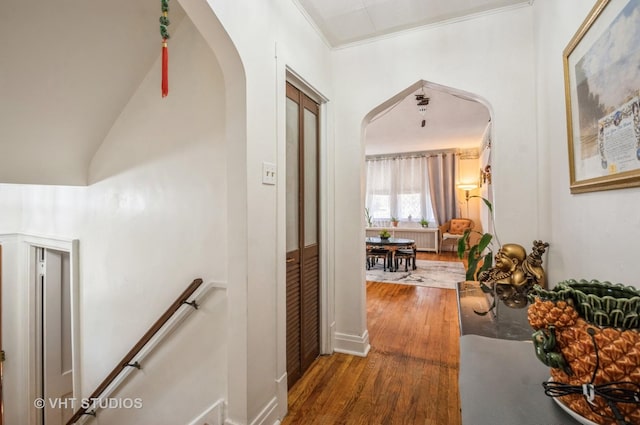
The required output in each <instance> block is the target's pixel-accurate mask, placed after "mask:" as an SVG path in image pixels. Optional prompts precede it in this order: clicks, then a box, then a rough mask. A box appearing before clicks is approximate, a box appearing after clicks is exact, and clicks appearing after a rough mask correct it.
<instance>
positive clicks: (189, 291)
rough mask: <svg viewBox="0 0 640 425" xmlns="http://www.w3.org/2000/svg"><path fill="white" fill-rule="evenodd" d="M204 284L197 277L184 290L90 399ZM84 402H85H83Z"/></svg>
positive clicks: (77, 416)
mask: <svg viewBox="0 0 640 425" xmlns="http://www.w3.org/2000/svg"><path fill="white" fill-rule="evenodd" d="M200 285H202V279H195V280H194V281H193V282H191V284H190V285H189V287H188V288H187V289H185V290H184V292H183V293H182V294H180V296H179V297H178V298H177V299H176V300H175V301H174V302H173V304H171V306H170V307H169V308H168V309H167V311H165V312H164V314H163V315H162V316H160V318H159V319H158V320H156V322H155V323H154V324H153V325H152V326H151V328H149V330H148V331H147V332H146V333H145V334H144V335H143V336H142V338H140V340H139V341H138V343H137V344H136V345H134V346H133V348H132V349H131V350H129V352H128V353H127V354H126V355H125V356H124V357H123V358H122V360H120V362H119V363H118V364H117V365H116V367H115V368H114V369H113V370H112V371H111V373H110V374H109V375H107V377H106V378H105V379H104V381H102V383H101V384H100V385H98V387H97V388H96V389H95V391H94V392H93V393H91V395H90V396H89V399H90V400H91V399H96V398H98V397H100V394H102V393H103V392H104V390H106V389H107V387H108V386H109V385H110V384H111V383H112V382H113V381H114V380H115V379H116V377H117V376H118V375H119V374H120V373H121V372H122V371H123V370H124V369H125V368H127V367H130V365H131V364H132V363H131V362H132V361H133V359H134V358H135V356H136V355H138V353H139V352H140V350H141V349H142V348H143V347H144V346H145V345H147V343H148V342H149V341H150V340H151V338H153V336H154V335H155V334H156V333H158V331H159V330H160V329H161V328H162V326H164V324H165V323H167V321H168V320H169V319H170V318H171V316H173V315H174V313H175V312H176V311H178V309H179V308H180V307H181V306H182V305H183V304H190V303H189V302H188V301H187V300H188V299H189V297H190V296H191V295H192V294H193V293H194V292H195V291H196V289H198V287H199V286H200ZM82 404H84V403H82ZM87 409H88V407H83V406H81V407H80V408H79V409H78V410H76V412H75V413H74V414H73V416H72V417H71V419H69V421H68V422H67V425H72V424H75V423H76V422H77V421H78V419H80V417H82V415H84V414H86V413H87Z"/></svg>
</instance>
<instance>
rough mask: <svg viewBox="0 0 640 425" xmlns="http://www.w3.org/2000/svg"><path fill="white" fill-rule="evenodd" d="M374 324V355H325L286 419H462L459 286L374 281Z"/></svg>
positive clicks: (453, 423)
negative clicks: (432, 286)
mask: <svg viewBox="0 0 640 425" xmlns="http://www.w3.org/2000/svg"><path fill="white" fill-rule="evenodd" d="M418 259H432V260H451V261H457V258H456V257H455V255H454V254H453V253H447V254H445V255H435V254H425V253H419V254H418ZM367 324H368V330H369V335H370V343H371V351H370V352H369V355H368V356H367V357H366V358H363V357H357V356H351V355H346V354H333V355H331V356H322V357H320V358H318V359H317V360H316V361H315V363H314V364H313V365H312V366H311V368H310V369H309V371H308V372H307V373H306V375H305V376H304V377H303V378H302V379H301V380H300V381H298V383H297V384H296V385H294V387H293V388H292V389H291V390H290V391H289V414H288V415H287V417H286V418H285V419H284V421H283V425H290V424H305V425H307V424H308V425H311V424H318V425H320V424H322V425H337V424H346V425H352V424H353V425H359V424H362V425H387V424H389V425H391V424H403V425H413V424H428V425H460V424H461V416H460V398H459V392H458V371H459V365H460V354H459V336H460V334H459V328H458V307H457V299H456V292H455V291H454V290H451V289H436V288H425V287H419V286H407V285H396V284H388V283H376V282H368V283H367Z"/></svg>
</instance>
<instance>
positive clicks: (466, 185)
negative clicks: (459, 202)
mask: <svg viewBox="0 0 640 425" xmlns="http://www.w3.org/2000/svg"><path fill="white" fill-rule="evenodd" d="M477 187H478V185H477V184H476V183H460V184H459V185H458V189H460V190H473V189H476V188H477Z"/></svg>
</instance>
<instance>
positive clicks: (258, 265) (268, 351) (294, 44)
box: [185, 0, 332, 423]
mask: <svg viewBox="0 0 640 425" xmlns="http://www.w3.org/2000/svg"><path fill="white" fill-rule="evenodd" d="M210 6H211V8H212V9H213V11H214V12H215V14H216V15H217V17H218V19H220V21H221V22H222V24H223V25H224V28H225V29H226V31H227V32H228V34H229V36H230V37H231V39H232V40H233V42H234V45H235V47H236V48H237V50H238V54H239V55H240V58H241V60H242V62H243V65H244V67H245V71H246V81H247V85H246V88H247V98H246V101H247V111H246V119H247V141H246V143H247V172H246V178H247V214H248V215H247V223H248V241H249V246H248V257H247V258H248V263H249V269H248V276H247V282H246V285H247V287H246V288H247V305H246V317H247V337H246V341H247V351H246V352H247V358H246V361H245V363H244V373H245V374H246V406H240V405H238V404H236V403H238V400H239V398H240V392H241V389H240V388H237V389H232V390H230V391H231V392H230V394H229V403H230V406H229V417H230V419H231V420H233V421H235V422H237V423H247V422H251V421H252V420H255V419H256V418H257V419H258V420H267V419H265V418H269V419H268V420H270V418H272V417H273V418H275V417H278V416H280V415H282V414H283V413H284V411H286V363H285V339H284V337H285V329H286V327H285V323H286V322H285V294H286V292H285V277H286V275H285V260H286V252H285V239H284V236H285V217H286V216H285V202H284V200H285V198H284V195H285V191H284V189H285V184H284V182H285V180H284V177H285V173H284V170H285V157H284V154H285V119H284V110H285V72H286V67H289V68H290V69H292V70H294V71H295V72H296V73H297V74H298V75H300V76H301V77H302V78H303V79H304V80H305V81H307V82H308V83H309V85H311V86H312V87H313V88H315V89H316V90H317V91H318V92H320V93H321V94H323V95H324V96H325V97H327V98H329V99H331V98H332V96H331V94H332V87H331V83H330V77H331V75H330V72H329V67H330V65H331V61H330V51H329V49H328V47H327V46H326V45H325V44H324V43H323V42H322V40H321V39H320V38H319V36H318V35H317V34H316V33H315V31H314V30H313V29H312V28H311V27H310V26H309V25H308V23H307V22H306V20H305V19H304V17H303V16H302V15H301V14H300V12H299V11H298V9H297V8H296V7H295V6H294V4H293V2H291V1H288V0H278V1H272V2H255V1H248V0H243V1H235V2H210ZM185 10H186V11H187V13H188V14H189V8H188V7H185ZM248 25H250V26H251V28H250V30H249V29H248V28H247V26H248ZM325 112H326V113H327V115H325V116H326V117H327V118H328V117H329V115H330V114H331V112H330V111H325ZM322 141H323V142H322V143H323V144H324V148H325V149H326V148H327V147H328V146H330V145H331V135H330V134H326V133H325V134H323V135H322ZM264 161H266V162H272V163H276V164H277V168H278V170H279V174H278V177H277V178H278V184H277V185H276V186H268V185H263V184H262V182H261V172H262V162H264ZM325 166H327V164H326V161H325ZM325 210H326V207H325ZM232 308H233V306H232ZM230 361H231V365H230V367H231V368H232V369H237V371H242V370H243V368H242V365H234V362H235V360H234V359H230ZM242 361H244V360H242ZM242 379H243V378H240V380H242ZM276 381H277V382H276ZM233 385H237V383H233ZM276 385H277V387H276ZM283 388H284V391H283ZM276 393H277V394H278V395H279V399H277V397H276Z"/></svg>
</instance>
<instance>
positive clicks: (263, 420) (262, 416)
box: [251, 397, 280, 425]
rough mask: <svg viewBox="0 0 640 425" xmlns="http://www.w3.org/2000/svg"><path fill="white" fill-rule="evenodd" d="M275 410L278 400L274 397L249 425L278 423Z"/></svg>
mask: <svg viewBox="0 0 640 425" xmlns="http://www.w3.org/2000/svg"><path fill="white" fill-rule="evenodd" d="M277 410H278V399H277V398H276V397H274V398H272V399H271V400H270V401H269V402H268V403H267V404H266V405H265V406H264V409H262V411H261V412H260V413H259V414H258V416H256V418H255V419H254V420H252V421H251V425H274V424H277V423H280V420H278V412H277Z"/></svg>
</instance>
